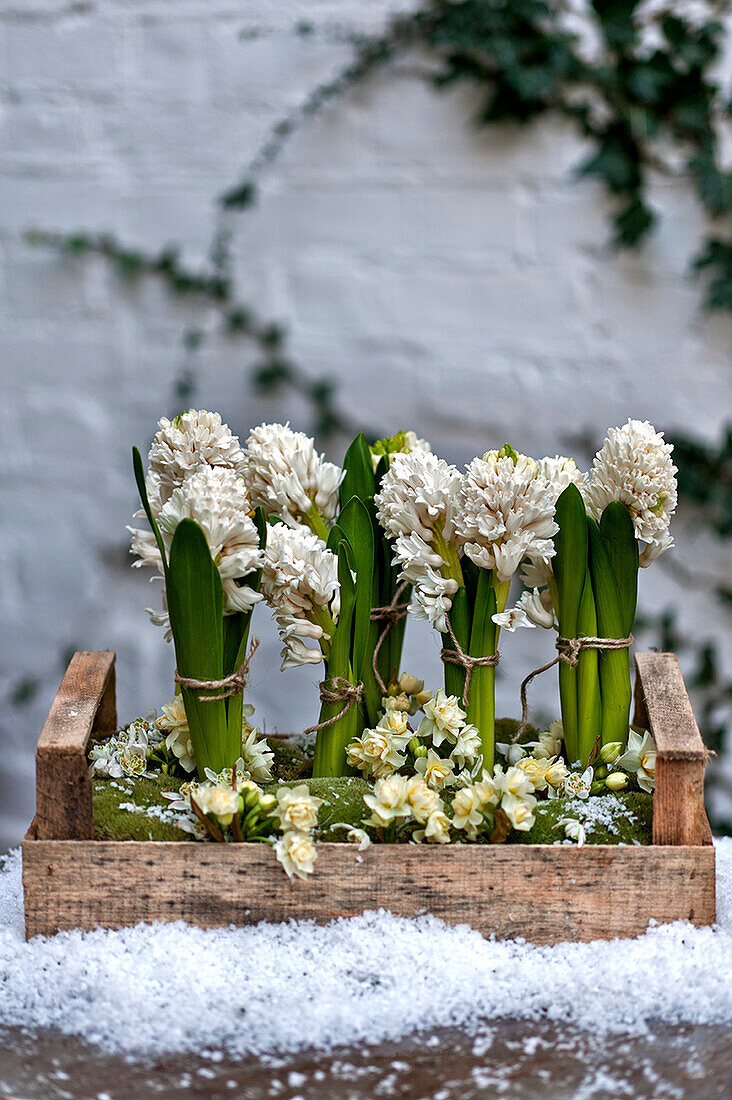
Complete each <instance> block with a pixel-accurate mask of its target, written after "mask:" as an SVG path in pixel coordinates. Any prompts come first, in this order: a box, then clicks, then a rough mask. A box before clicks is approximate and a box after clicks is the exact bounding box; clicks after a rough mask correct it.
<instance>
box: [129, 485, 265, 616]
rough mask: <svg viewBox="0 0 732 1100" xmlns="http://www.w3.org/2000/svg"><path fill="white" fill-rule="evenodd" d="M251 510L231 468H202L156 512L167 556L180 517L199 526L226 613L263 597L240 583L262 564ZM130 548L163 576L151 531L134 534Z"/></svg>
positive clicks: (243, 489)
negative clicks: (190, 520) (220, 589)
mask: <svg viewBox="0 0 732 1100" xmlns="http://www.w3.org/2000/svg"><path fill="white" fill-rule="evenodd" d="M250 511H251V503H250V501H249V497H248V496H247V491H246V486H245V484H244V482H243V481H242V479H241V478H240V477H238V476H237V475H236V474H235V473H234V471H233V470H229V469H227V468H226V467H222V466H201V467H200V469H199V470H198V471H197V472H196V473H194V474H191V476H190V477H188V478H186V479H185V481H184V482H183V483H182V484H181V485H179V486H178V488H177V489H175V490H174V491H173V493H172V494H171V496H170V497H169V499H168V500H167V501H166V503H165V504H164V505H163V507H162V508H161V510H160V513H159V515H158V526H159V528H160V534H161V537H162V539H163V544H164V546H165V551H166V554H169V553H170V547H171V545H172V542H173V536H174V535H175V532H176V528H177V527H178V524H179V523H180V522H181V520H183V519H192V520H195V522H196V523H197V524H198V525H199V527H200V528H201V530H202V531H203V534H204V536H205V538H206V542H207V544H208V548H209V551H210V553H211V557H212V558H213V560H214V563H215V565H216V567H217V569H218V571H219V576H220V577H221V585H222V588H223V590H224V613H225V614H231V613H233V612H236V611H251V609H252V608H253V607H254V605H255V604H256V603H258V602H259V601H260V600H261V599H262V596H261V594H260V593H259V592H255V591H254V589H252V588H250V587H249V585H247V584H244V585H240V584H238V583H237V581H240V580H242V579H243V578H244V577H247V576H249V575H250V574H252V573H254V572H255V571H256V570H258V569H260V568H261V565H262V554H261V551H260V549H259V535H258V533H257V528H256V527H255V525H254V522H253V520H252V518H251V516H250ZM132 552H133V553H136V554H139V556H140V560H139V561H137V562H135V565H137V566H140V565H150V566H153V567H155V568H156V569H157V570H158V572H159V573H161V574H162V561H161V558H160V552H159V550H158V548H157V544H156V542H155V539H154V537H153V535H152V534H151V533H150V532H147V531H133V532H132ZM164 618H167V616H158V619H159V620H161V621H162V620H163V619H164Z"/></svg>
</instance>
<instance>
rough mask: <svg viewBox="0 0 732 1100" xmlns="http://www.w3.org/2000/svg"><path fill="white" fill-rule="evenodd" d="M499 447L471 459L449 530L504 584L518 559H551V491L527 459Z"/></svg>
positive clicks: (555, 529)
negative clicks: (453, 529)
mask: <svg viewBox="0 0 732 1100" xmlns="http://www.w3.org/2000/svg"><path fill="white" fill-rule="evenodd" d="M507 451H508V448H502V449H501V450H500V451H488V452H487V453H486V454H485V455H484V456H483V458H474V459H473V461H472V462H471V463H470V465H469V466H468V468H467V471H466V473H465V477H464V478H463V480H462V485H461V488H460V496H459V503H458V510H457V516H456V519H455V527H456V531H457V534H458V536H459V538H460V541H461V542H462V544H463V550H464V552H465V553H466V554H467V555H468V557H469V558H470V559H471V561H473V562H475V564H476V565H478V566H480V567H481V568H482V569H495V571H496V576H497V579H498V582H499V584H506V583H507V582H508V581H510V579H511V577H512V576H513V575H514V573H515V572H516V570H517V569H518V567H519V565H520V564H521V562H522V560H523V559H524V558H525V557H529V556H531V557H532V558H536V559H543V560H546V561H548V560H549V558H551V557H552V556H553V554H554V544H553V542H552V537H553V536H554V535H555V534H556V532H557V531H558V527H557V525H556V523H555V522H554V503H553V499H552V491H551V486H550V484H549V482H548V481H547V479H546V478H545V477H543V476H542V475H541V473H540V472H539V467H538V465H537V463H536V462H534V461H533V459H531V458H528V457H527V456H526V455H521V454H516V453H515V452H510V451H508V453H507Z"/></svg>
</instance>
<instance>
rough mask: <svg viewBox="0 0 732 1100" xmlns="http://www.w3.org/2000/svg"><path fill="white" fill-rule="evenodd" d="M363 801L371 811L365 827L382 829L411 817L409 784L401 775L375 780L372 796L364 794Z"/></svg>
mask: <svg viewBox="0 0 732 1100" xmlns="http://www.w3.org/2000/svg"><path fill="white" fill-rule="evenodd" d="M363 800H364V802H365V803H366V806H367V807H368V809H369V810H371V816H370V817H368V818H366V820H365V822H364V824H365V825H375V826H377V828H383V827H385V826H387V825H391V823H392V822H393V821H396V820H397V819H398V818H405V819H406V818H409V817H411V816H412V808H411V806H410V804H409V784H408V781H407V780H406V779H405V778H404V776H403V775H390V776H388V777H387V778H386V779H377V781H376V783H375V784H374V790H373V794H365V795H364V796H363Z"/></svg>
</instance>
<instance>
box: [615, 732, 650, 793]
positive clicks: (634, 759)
mask: <svg viewBox="0 0 732 1100" xmlns="http://www.w3.org/2000/svg"><path fill="white" fill-rule="evenodd" d="M615 766H616V767H617V768H622V769H623V771H626V772H630V773H631V774H633V775H635V777H636V779H637V781H638V786H639V787H640V788H641V790H643V791H652V790H653V788H654V787H655V785H656V742H655V741H654V740H653V735H652V734H651V733H638V732H636V730H634V729H630V730H629V731H628V748H627V749H626V751H625V752H624V753H623V755H622V756H620V757H618V759H617V760H616V761H615Z"/></svg>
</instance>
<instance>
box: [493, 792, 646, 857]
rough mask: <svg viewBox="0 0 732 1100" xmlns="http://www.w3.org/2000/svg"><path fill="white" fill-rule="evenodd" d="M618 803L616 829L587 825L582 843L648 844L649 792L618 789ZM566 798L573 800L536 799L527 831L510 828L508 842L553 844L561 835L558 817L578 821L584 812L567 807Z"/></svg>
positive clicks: (593, 799)
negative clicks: (621, 807) (534, 821)
mask: <svg viewBox="0 0 732 1100" xmlns="http://www.w3.org/2000/svg"><path fill="white" fill-rule="evenodd" d="M596 797H605V798H606V797H607V795H605V796H594V795H591V796H590V798H589V799H588V803H587V805H588V807H589V811H590V812H591V809H592V803H593V802H594V801H595V798H596ZM614 797H615V798H617V800H618V802H620V803H621V804H622V806H623V807H624V810H625V811H626V812H625V813H624V814H621V813H618V815H617V817H616V819H615V827H616V828H617V832H611V831H610V830H609V829H608V828H607V827H606V826H602V825H592V826H591V828H590V827H588V828H587V838H586V841H585V843H586V844H619V843H622V844H650V843H651V836H652V831H653V830H652V826H653V796H652V795H650V794H645V793H644V792H643V791H621V792H620V793H619V794H617V795H615V796H614ZM568 802H574V804H575V806H576V800H573V799H567V798H554V799H552V800H551V802H549V801H541V802H539V803H538V805H537V807H536V810H535V811H534V815H535V817H536V823H535V825H534V827H533V829H530V830H529V831H528V832H527V833H520V832H516V831H515V830H513V831H512V832H511V833H510V834H509V837H508V842H507V843H509V844H554V843H555V842H556V841H557V840H563V839H564V831H563V829H561V828H557V827H556V825H557V822H558V821H559V819H560V818H561V817H575V818H577V819H578V820H580V821H582V820H583V817H584V815H583V814H582V813H578V812H577V811H576V810H572V811H568V810H567V804H568Z"/></svg>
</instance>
